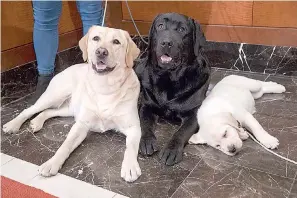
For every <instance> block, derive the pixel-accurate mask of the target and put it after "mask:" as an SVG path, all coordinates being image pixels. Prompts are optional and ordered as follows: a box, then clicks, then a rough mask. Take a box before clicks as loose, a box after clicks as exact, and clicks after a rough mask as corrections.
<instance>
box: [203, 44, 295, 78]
mask: <svg viewBox="0 0 297 198" xmlns="http://www.w3.org/2000/svg"><path fill="white" fill-rule="evenodd" d="M296 52H297V48H294V47H279V46H262V45H251V44H238V43H220V42H207V44H206V46H205V54H206V55H207V57H208V58H209V60H210V64H211V66H212V67H218V68H226V69H235V70H240V71H250V72H259V73H267V74H282V75H288V76H294V75H296V73H297V67H296V64H297V53H296Z"/></svg>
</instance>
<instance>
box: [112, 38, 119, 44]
mask: <svg viewBox="0 0 297 198" xmlns="http://www.w3.org/2000/svg"><path fill="white" fill-rule="evenodd" d="M113 44H116V45H119V44H121V43H120V41H119V40H118V39H114V40H113Z"/></svg>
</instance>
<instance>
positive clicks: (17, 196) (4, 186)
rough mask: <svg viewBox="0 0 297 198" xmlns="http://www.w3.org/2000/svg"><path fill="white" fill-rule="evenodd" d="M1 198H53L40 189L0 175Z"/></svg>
mask: <svg viewBox="0 0 297 198" xmlns="http://www.w3.org/2000/svg"><path fill="white" fill-rule="evenodd" d="M1 197H2V198H54V197H55V196H53V195H50V194H47V193H45V192H43V191H42V190H39V189H37V188H33V187H31V186H27V185H25V184H22V183H19V182H17V181H14V180H11V179H9V178H6V177H3V176H1Z"/></svg>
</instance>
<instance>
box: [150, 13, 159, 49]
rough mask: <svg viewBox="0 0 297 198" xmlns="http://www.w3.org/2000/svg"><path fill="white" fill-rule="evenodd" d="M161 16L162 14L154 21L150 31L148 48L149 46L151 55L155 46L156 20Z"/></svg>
mask: <svg viewBox="0 0 297 198" xmlns="http://www.w3.org/2000/svg"><path fill="white" fill-rule="evenodd" d="M159 16H161V14H158V15H157V16H156V17H155V18H154V20H153V23H152V25H151V28H150V31H149V34H148V36H149V37H148V46H147V51H148V53H150V52H151V51H152V49H151V48H152V45H153V43H152V42H153V34H154V32H155V23H156V20H157V19H158V18H159Z"/></svg>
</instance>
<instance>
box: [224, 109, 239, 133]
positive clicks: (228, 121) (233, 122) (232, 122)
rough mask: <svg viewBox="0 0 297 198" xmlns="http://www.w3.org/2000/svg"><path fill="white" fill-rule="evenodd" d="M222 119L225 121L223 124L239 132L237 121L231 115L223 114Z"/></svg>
mask: <svg viewBox="0 0 297 198" xmlns="http://www.w3.org/2000/svg"><path fill="white" fill-rule="evenodd" d="M224 118H225V119H226V120H225V124H227V125H229V126H231V127H233V128H236V129H237V130H239V126H238V121H237V120H236V119H235V118H234V116H233V115H232V114H231V113H225V115H224Z"/></svg>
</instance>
